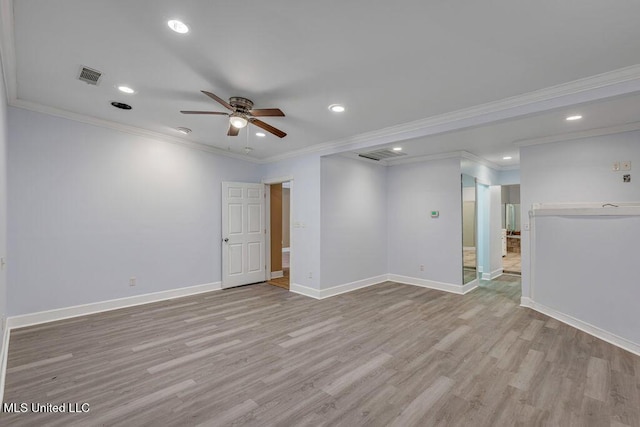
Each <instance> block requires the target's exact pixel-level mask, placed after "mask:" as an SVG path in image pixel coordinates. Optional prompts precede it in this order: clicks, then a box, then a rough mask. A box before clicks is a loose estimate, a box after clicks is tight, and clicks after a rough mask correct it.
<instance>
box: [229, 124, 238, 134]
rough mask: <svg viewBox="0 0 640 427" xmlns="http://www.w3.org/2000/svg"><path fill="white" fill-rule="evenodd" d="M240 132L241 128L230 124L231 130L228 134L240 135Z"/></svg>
mask: <svg viewBox="0 0 640 427" xmlns="http://www.w3.org/2000/svg"><path fill="white" fill-rule="evenodd" d="M239 133H240V129H238V128H237V127H235V126H231V124H229V130H228V131H227V136H238V134H239Z"/></svg>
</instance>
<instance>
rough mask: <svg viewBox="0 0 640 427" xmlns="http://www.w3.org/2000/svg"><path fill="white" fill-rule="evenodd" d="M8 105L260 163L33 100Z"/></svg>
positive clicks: (187, 141)
mask: <svg viewBox="0 0 640 427" xmlns="http://www.w3.org/2000/svg"><path fill="white" fill-rule="evenodd" d="M9 105H10V106H12V107H15V108H21V109H24V110H29V111H34V112H37V113H42V114H47V115H50V116H55V117H61V118H63V119H68V120H73V121H76V122H80V123H85V124H88V125H93V126H99V127H102V128H107V129H113V130H116V131H120V132H124V133H128V134H131V135H135V136H142V137H146V138H152V139H155V140H159V141H163V142H169V143H171V144H178V145H182V146H184V147H188V148H192V149H194V150H200V151H206V152H208V153H213V154H217V155H219V156H225V157H231V158H234V159H238V160H244V161H247V162H251V163H256V164H258V163H260V161H259V160H258V159H255V158H252V157H249V156H245V155H242V154H239V153H234V152H231V151H225V150H223V149H221V148H217V147H213V146H211V145H207V144H202V143H200V142H193V141H189V140H186V139H182V138H179V137H176V136H170V135H167V134H164V133H160V132H154V131H151V130H148V129H144V128H140V127H137V126H129V125H125V124H122V123H117V122H112V121H110V120H103V119H99V118H96V117H92V116H87V115H84V114H77V113H73V112H71V111H67V110H62V109H60V108H55V107H49V106H45V105H42V104H37V103H34V102H29V101H23V100H20V99H18V100H14V101H13V102H9Z"/></svg>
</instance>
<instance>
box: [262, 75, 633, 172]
mask: <svg viewBox="0 0 640 427" xmlns="http://www.w3.org/2000/svg"><path fill="white" fill-rule="evenodd" d="M639 90H640V64H638V65H632V66H629V67H625V68H620V69H617V70H612V71H608V72H605V73H602V74H597V75H595V76H590V77H585V78H582V79H578V80H574V81H571V82H567V83H562V84H559V85H556V86H551V87H548V88H544V89H540V90H536V91H533V92H529V93H525V94H523V95H517V96H513V97H510V98H504V99H501V100H498V101H493V102H488V103H485V104H480V105H476V106H473V107H469V108H464V109H461V110H457V111H452V112H448V113H444V114H440V115H437V116H432V117H428V118H425V119H421V120H416V121H413V122H409V123H403V124H400V125H396V126H390V127H387V128H383V129H379V130H376V131H373V132H366V133H363V134H359V135H356V136H353V137H349V138H343V139H339V140H336V141H332V142H327V143H323V144H316V145H313V146H310V147H305V148H303V149H300V150H295V151H290V152H288V153H284V154H280V155H276V156H271V157H267V158H264V159H262V162H264V163H270V162H276V161H280V160H285V159H289V158H292V157H298V156H302V155H305V154H311V153H318V152H322V154H335V153H336V152H341V151H345V150H356V149H362V148H365V147H371V146H375V145H382V144H388V143H392V142H399V141H404V140H408V139H413V138H419V137H422V136H429V135H436V134H439V133H444V132H449V131H452V130H458V129H464V128H469V127H473V126H480V125H483V124H487V123H492V122H496V121H499V120H505V119H510V118H515V117H522V116H525V115H528V114H535V113H539V112H543V111H548V110H551V109H556V108H563V107H567V106H570V105H576V104H580V103H585V102H590V101H596V100H599V99H604V98H609V97H613V96H617V95H623V94H627V93H632V92H636V91H639Z"/></svg>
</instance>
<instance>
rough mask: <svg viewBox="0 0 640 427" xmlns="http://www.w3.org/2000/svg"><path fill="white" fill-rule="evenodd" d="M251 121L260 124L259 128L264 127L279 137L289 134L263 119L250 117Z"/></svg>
mask: <svg viewBox="0 0 640 427" xmlns="http://www.w3.org/2000/svg"><path fill="white" fill-rule="evenodd" d="M249 121H250V122H251V123H253V124H254V125H256V126H258V127H259V128H262V129H264V130H266V131H267V132H270V133H272V134H274V135H275V136H277V137H279V138H284V137H285V136H287V134H286V133H284V132H282V131H281V130H280V129H276V128H274V127H273V126H271V125H270V124H267V123H265V122H263V121H262V120H258V119H254V118H249Z"/></svg>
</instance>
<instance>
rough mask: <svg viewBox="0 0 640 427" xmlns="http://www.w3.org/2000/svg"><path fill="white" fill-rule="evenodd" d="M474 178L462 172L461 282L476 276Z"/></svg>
mask: <svg viewBox="0 0 640 427" xmlns="http://www.w3.org/2000/svg"><path fill="white" fill-rule="evenodd" d="M476 210H477V205H476V180H475V178H474V177H472V176H469V175H465V174H462V283H463V284H467V283H469V282H471V281H473V280H475V279H476V278H477V267H476V233H477V230H476V227H477V226H476Z"/></svg>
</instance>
